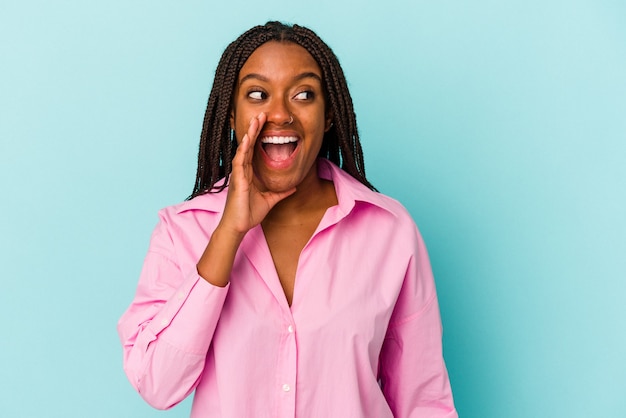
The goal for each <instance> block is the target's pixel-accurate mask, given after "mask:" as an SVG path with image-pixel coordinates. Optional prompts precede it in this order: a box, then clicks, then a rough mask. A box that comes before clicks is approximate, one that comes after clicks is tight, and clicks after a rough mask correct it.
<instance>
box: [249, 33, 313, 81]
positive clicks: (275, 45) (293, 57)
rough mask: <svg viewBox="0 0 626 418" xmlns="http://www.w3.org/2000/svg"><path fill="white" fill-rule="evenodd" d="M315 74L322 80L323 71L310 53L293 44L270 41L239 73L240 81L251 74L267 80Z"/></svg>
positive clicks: (258, 50) (258, 49) (256, 52)
mask: <svg viewBox="0 0 626 418" xmlns="http://www.w3.org/2000/svg"><path fill="white" fill-rule="evenodd" d="M302 73H314V74H317V75H318V76H319V77H320V78H321V77H322V71H321V69H320V67H319V65H318V64H317V61H315V59H314V58H313V57H312V56H311V54H309V52H308V51H307V50H306V49H304V48H303V47H301V46H300V45H298V44H294V43H292V42H277V41H270V42H266V43H264V44H263V45H261V46H259V47H258V48H257V49H256V50H255V51H254V52H253V53H252V54H251V55H250V57H249V58H248V60H247V61H246V62H245V64H244V65H243V67H241V70H240V71H239V80H241V79H242V78H244V77H246V76H247V75H249V74H259V75H262V76H264V77H267V78H277V77H290V76H291V77H296V76H298V75H300V74H302Z"/></svg>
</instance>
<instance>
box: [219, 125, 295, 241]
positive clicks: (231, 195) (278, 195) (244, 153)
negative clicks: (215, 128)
mask: <svg viewBox="0 0 626 418" xmlns="http://www.w3.org/2000/svg"><path fill="white" fill-rule="evenodd" d="M266 120H267V117H266V115H265V113H261V114H259V115H258V116H257V117H254V118H252V119H251V120H250V125H249V127H248V132H247V133H246V134H245V135H244V137H243V139H242V140H241V143H240V144H239V147H238V148H237V152H236V153H235V158H234V159H233V170H232V173H231V175H230V183H229V187H228V197H227V200H226V207H225V208H224V215H223V216H222V221H221V222H220V226H221V227H224V228H229V229H231V230H232V231H233V232H239V233H244V234H245V233H246V232H248V231H249V230H250V229H251V228H253V227H255V226H256V225H258V224H260V223H261V221H263V219H264V218H265V216H266V215H267V214H268V213H269V211H270V210H271V209H272V208H273V207H274V205H276V203H278V202H279V201H281V200H282V199H284V198H285V197H287V196H289V195H291V194H292V193H294V192H295V191H296V189H295V188H293V189H291V190H287V191H284V192H270V191H261V190H259V188H258V187H257V185H256V182H255V181H254V168H253V166H252V161H253V158H252V157H253V155H254V145H255V143H256V140H257V137H258V136H259V133H260V132H261V129H262V128H263V125H264V124H265V121H266Z"/></svg>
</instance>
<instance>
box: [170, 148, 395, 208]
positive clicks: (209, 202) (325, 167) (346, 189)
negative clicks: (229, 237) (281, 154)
mask: <svg viewBox="0 0 626 418" xmlns="http://www.w3.org/2000/svg"><path fill="white" fill-rule="evenodd" d="M317 169H318V175H319V176H320V177H321V178H323V179H326V180H330V181H332V182H333V183H334V185H335V193H337V201H338V205H339V207H340V208H341V211H342V212H344V213H346V214H347V213H349V212H350V211H351V210H352V208H354V206H355V204H356V203H357V202H363V203H367V204H370V205H374V206H377V207H379V208H382V209H384V210H386V211H388V212H390V213H392V214H395V213H396V211H395V210H394V209H395V208H394V205H393V204H392V201H393V200H391V199H390V198H388V197H386V196H384V195H381V194H380V193H377V192H374V191H372V190H370V189H369V188H367V186H365V185H364V184H362V183H361V182H359V181H358V180H357V179H355V178H354V177H352V176H351V175H350V174H348V173H347V172H345V171H344V170H342V169H341V168H339V167H337V165H335V164H334V163H332V162H331V161H329V160H327V159H325V158H320V159H319V161H318V166H317ZM221 181H223V180H220V182H221ZM227 194H228V186H226V188H225V189H224V190H222V191H221V192H219V193H205V194H202V195H200V196H196V197H194V198H193V199H191V200H187V201H185V202H183V203H180V204H178V205H177V207H176V212H177V213H182V212H186V211H189V210H203V211H208V212H216V213H221V212H222V211H223V210H224V205H225V204H226V196H227Z"/></svg>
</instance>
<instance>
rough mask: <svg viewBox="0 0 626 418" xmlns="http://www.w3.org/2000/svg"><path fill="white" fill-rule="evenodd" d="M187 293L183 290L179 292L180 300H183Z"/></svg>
mask: <svg viewBox="0 0 626 418" xmlns="http://www.w3.org/2000/svg"><path fill="white" fill-rule="evenodd" d="M184 297H185V294H184V293H183V292H178V300H183V298H184Z"/></svg>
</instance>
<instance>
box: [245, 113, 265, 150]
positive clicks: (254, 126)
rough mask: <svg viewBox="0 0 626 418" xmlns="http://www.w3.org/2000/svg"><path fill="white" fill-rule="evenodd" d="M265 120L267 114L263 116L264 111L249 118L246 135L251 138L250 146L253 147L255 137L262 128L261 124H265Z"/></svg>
mask: <svg viewBox="0 0 626 418" xmlns="http://www.w3.org/2000/svg"><path fill="white" fill-rule="evenodd" d="M266 120H267V116H265V113H263V112H261V113H259V114H258V115H257V116H255V117H253V118H252V119H250V125H249V126H248V137H250V139H251V146H252V147H254V144H255V143H256V139H257V137H258V136H259V134H260V133H261V129H263V125H265V121H266Z"/></svg>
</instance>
